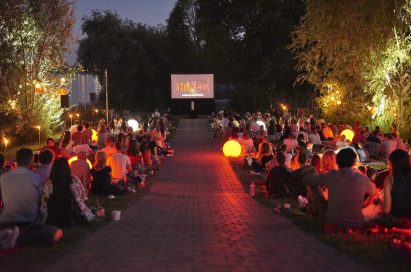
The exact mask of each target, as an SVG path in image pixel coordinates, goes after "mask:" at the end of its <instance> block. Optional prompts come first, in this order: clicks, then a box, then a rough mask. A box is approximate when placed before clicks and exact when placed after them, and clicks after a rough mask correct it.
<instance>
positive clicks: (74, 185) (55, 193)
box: [40, 158, 95, 227]
mask: <svg viewBox="0 0 411 272" xmlns="http://www.w3.org/2000/svg"><path fill="white" fill-rule="evenodd" d="M86 200H87V195H86V192H85V190H84V187H83V184H82V183H81V181H80V179H79V178H77V177H75V176H72V175H71V171H70V167H69V164H68V162H67V159H66V158H58V159H56V160H55V161H54V164H53V167H52V169H51V173H50V179H49V180H47V182H46V184H45V185H44V188H43V195H42V201H41V208H40V209H41V212H42V220H43V222H44V221H45V222H47V223H48V224H51V225H55V226H58V227H70V226H72V225H75V224H76V223H80V222H84V221H86V222H90V221H92V220H94V219H95V215H94V214H93V213H92V212H91V210H90V209H89V208H88V207H87V205H86V204H85V201H86Z"/></svg>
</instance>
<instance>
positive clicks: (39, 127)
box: [36, 126, 41, 148]
mask: <svg viewBox="0 0 411 272" xmlns="http://www.w3.org/2000/svg"><path fill="white" fill-rule="evenodd" d="M36 128H37V129H38V130H39V148H40V145H41V134H40V129H41V126H36Z"/></svg>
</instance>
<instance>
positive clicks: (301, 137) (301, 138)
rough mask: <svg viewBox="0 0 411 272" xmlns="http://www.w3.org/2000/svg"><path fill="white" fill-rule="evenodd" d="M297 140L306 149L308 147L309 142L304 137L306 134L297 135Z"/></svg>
mask: <svg viewBox="0 0 411 272" xmlns="http://www.w3.org/2000/svg"><path fill="white" fill-rule="evenodd" d="M297 142H298V146H299V147H301V148H303V149H306V148H307V142H306V141H305V139H304V135H303V134H298V136H297Z"/></svg>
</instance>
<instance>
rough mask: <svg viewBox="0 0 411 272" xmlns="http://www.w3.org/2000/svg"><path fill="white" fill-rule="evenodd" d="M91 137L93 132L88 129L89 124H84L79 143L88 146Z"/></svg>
mask: <svg viewBox="0 0 411 272" xmlns="http://www.w3.org/2000/svg"><path fill="white" fill-rule="evenodd" d="M92 137H93V131H92V130H91V128H90V124H89V123H87V122H86V123H84V130H83V133H82V134H81V142H82V143H83V144H90V143H91V139H92Z"/></svg>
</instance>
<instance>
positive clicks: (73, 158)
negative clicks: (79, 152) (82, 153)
mask: <svg viewBox="0 0 411 272" xmlns="http://www.w3.org/2000/svg"><path fill="white" fill-rule="evenodd" d="M77 160H78V158H77V156H74V157H71V158H70V159H69V160H68V164H69V165H71V163H72V162H73V161H77ZM87 163H88V167H90V169H91V168H93V165H92V164H91V162H90V161H89V160H88V159H87Z"/></svg>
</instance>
